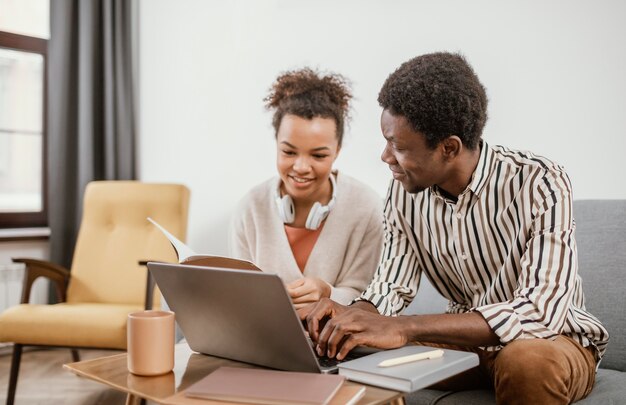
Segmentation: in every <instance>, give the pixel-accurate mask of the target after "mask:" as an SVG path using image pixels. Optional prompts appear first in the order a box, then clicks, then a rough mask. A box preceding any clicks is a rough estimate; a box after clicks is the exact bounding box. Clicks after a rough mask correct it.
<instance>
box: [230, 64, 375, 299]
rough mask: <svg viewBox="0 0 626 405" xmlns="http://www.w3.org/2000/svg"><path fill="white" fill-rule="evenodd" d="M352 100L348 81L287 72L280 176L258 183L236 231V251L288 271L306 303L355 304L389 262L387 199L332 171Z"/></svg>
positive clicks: (278, 109) (278, 121) (275, 105)
mask: <svg viewBox="0 0 626 405" xmlns="http://www.w3.org/2000/svg"><path fill="white" fill-rule="evenodd" d="M351 97H352V95H351V93H350V89H349V87H348V85H347V84H346V81H345V79H344V78H343V77H342V76H340V75H337V74H328V75H325V76H323V75H320V74H318V73H317V72H315V71H313V70H311V69H308V68H305V69H302V70H297V71H292V72H287V73H285V74H282V75H281V76H279V77H278V78H277V80H276V82H275V83H274V84H273V86H272V87H271V89H270V92H269V95H268V96H267V97H266V99H265V101H266V107H267V108H268V109H269V110H273V111H274V117H273V122H272V123H273V126H274V129H275V136H276V148H277V159H276V166H277V169H278V177H275V178H272V179H269V180H267V181H265V182H264V183H262V184H260V185H258V186H256V187H255V188H253V189H252V190H251V191H250V192H249V193H248V195H247V196H246V197H245V198H244V199H243V200H242V202H241V203H240V206H239V209H238V212H237V213H236V214H235V216H234V219H233V223H232V229H231V244H230V247H231V255H232V256H234V257H239V258H242V259H247V260H250V261H251V262H253V263H255V264H256V265H257V266H258V267H260V268H261V269H263V270H264V271H266V272H272V273H276V274H278V275H279V276H280V277H281V278H282V279H283V280H284V281H285V283H286V285H287V290H288V292H289V294H290V296H291V298H292V300H293V302H294V304H295V306H296V308H300V307H303V306H305V305H308V304H310V303H312V302H315V301H318V300H320V299H321V298H324V297H329V298H331V299H333V300H335V301H337V302H339V303H342V304H348V303H350V302H351V301H352V300H353V299H354V298H356V297H357V296H358V295H359V294H360V293H361V291H362V290H363V289H364V288H365V287H366V286H367V284H368V282H369V281H370V279H371V277H372V274H373V272H374V270H375V269H376V266H377V264H378V260H379V258H380V253H381V246H382V232H383V231H382V199H381V198H380V197H379V196H378V195H377V194H376V193H375V192H374V191H373V190H372V189H371V188H370V187H368V186H366V185H365V184H363V183H361V182H359V181H357V180H355V179H353V178H352V177H349V176H348V175H346V174H344V173H338V172H336V171H332V166H333V162H334V161H335V160H336V159H337V156H338V154H339V151H340V150H341V143H342V140H343V133H344V122H345V121H346V119H347V117H348V110H349V100H350V98H351Z"/></svg>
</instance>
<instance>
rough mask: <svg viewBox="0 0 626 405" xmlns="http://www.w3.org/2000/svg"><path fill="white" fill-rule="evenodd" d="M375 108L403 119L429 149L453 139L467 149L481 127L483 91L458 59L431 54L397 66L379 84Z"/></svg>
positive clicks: (484, 117)
mask: <svg viewBox="0 0 626 405" xmlns="http://www.w3.org/2000/svg"><path fill="white" fill-rule="evenodd" d="M378 103H379V104H380V106H381V107H383V108H384V109H386V110H389V112H390V113H391V114H393V115H402V116H404V117H406V119H407V121H408V122H409V123H410V124H411V127H412V128H413V130H415V131H418V132H421V133H423V134H424V135H425V137H426V142H427V144H428V146H429V147H431V148H434V147H435V146H437V145H438V144H439V142H441V141H442V140H444V139H445V138H447V137H448V136H450V135H456V136H458V137H459V138H461V141H462V142H463V145H465V147H466V148H468V149H471V150H473V149H475V148H476V147H477V146H478V143H479V141H480V137H481V135H482V131H483V128H484V126H485V123H486V122H487V94H486V92H485V88H484V87H483V85H482V84H481V83H480V81H479V80H478V77H477V76H476V73H474V70H473V69H472V67H471V66H470V65H469V63H467V61H466V60H465V58H464V57H463V56H462V55H460V54H452V53H447V52H438V53H431V54H427V55H422V56H418V57H416V58H414V59H411V60H409V61H408V62H405V63H403V64H402V65H401V66H400V67H399V68H398V69H397V70H396V71H395V72H393V73H392V74H391V75H389V77H388V78H387V80H386V81H385V83H384V84H383V87H382V89H381V90H380V93H379V94H378Z"/></svg>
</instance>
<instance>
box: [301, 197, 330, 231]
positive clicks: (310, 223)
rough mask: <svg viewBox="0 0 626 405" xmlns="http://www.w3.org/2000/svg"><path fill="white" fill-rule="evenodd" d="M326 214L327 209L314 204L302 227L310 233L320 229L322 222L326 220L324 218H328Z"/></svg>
mask: <svg viewBox="0 0 626 405" xmlns="http://www.w3.org/2000/svg"><path fill="white" fill-rule="evenodd" d="M328 212H329V209H328V207H325V206H323V205H322V204H320V203H319V202H316V203H315V204H313V206H312V207H311V210H310V211H309V216H308V217H307V218H306V224H305V225H304V226H305V227H306V228H307V229H310V230H312V231H314V230H316V229H317V228H319V227H320V225H321V224H322V221H324V220H325V219H326V217H327V216H328Z"/></svg>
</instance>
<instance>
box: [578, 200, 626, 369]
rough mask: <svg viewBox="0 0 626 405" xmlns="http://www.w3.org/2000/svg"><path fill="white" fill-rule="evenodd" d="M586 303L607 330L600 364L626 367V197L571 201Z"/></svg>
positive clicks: (603, 366) (611, 366)
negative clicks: (605, 346)
mask: <svg viewBox="0 0 626 405" xmlns="http://www.w3.org/2000/svg"><path fill="white" fill-rule="evenodd" d="M574 220H575V221H576V242H577V245H578V263H579V274H580V276H581V278H582V280H583V291H584V293H585V304H586V307H587V309H588V310H589V312H591V313H592V314H593V315H594V316H596V317H597V318H598V319H600V321H601V322H602V324H603V325H604V326H605V327H606V328H607V329H608V331H609V339H610V340H609V345H608V347H607V351H606V354H605V356H604V358H603V360H602V362H601V363H600V367H602V368H609V369H614V370H620V371H626V316H625V315H624V308H625V307H626V294H625V293H624V281H623V279H624V275H626V200H578V201H574Z"/></svg>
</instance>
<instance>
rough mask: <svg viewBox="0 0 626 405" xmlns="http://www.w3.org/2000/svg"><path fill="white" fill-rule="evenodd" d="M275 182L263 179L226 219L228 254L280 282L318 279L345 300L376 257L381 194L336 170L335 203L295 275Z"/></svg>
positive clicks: (368, 273) (367, 274)
mask: <svg viewBox="0 0 626 405" xmlns="http://www.w3.org/2000/svg"><path fill="white" fill-rule="evenodd" d="M277 184H278V178H277V177H274V178H272V179H270V180H267V181H265V182H263V183H261V184H259V185H258V186H256V187H254V188H253V189H252V190H250V192H249V193H248V194H247V195H246V196H245V197H244V198H243V199H242V201H241V202H240V203H239V206H238V209H237V211H236V212H235V214H234V216H233V220H232V222H231V229H230V244H229V248H230V254H231V256H233V257H237V258H241V259H245V260H249V261H251V262H253V263H254V264H256V265H257V266H258V267H259V268H261V269H262V270H263V271H265V272H271V273H275V274H278V275H279V276H280V277H281V278H282V279H283V280H284V281H285V282H286V283H289V282H291V281H294V280H296V279H298V278H301V277H303V275H304V276H308V277H318V278H320V279H322V280H324V281H326V282H328V283H329V284H330V285H331V286H333V288H332V292H331V296H330V298H331V299H333V300H335V301H337V302H339V303H341V304H348V303H350V302H351V301H352V300H353V299H354V298H356V297H357V296H358V295H359V294H360V293H361V292H362V291H363V290H364V289H365V287H366V286H367V285H368V283H369V282H370V280H371V279H372V275H373V273H374V271H375V270H376V267H377V265H378V262H379V260H380V254H381V251H382V240H383V227H382V223H383V209H382V198H381V197H380V196H379V195H378V194H376V192H374V190H373V189H372V188H370V187H369V186H367V185H365V184H363V183H361V182H360V181H358V180H356V179H354V178H352V177H349V176H347V175H345V174H343V173H340V174H338V175H337V199H336V202H335V205H334V207H333V208H332V210H331V211H330V214H329V215H328V218H327V219H326V223H325V224H324V228H323V229H322V231H321V233H320V235H319V238H318V239H317V242H316V243H315V246H314V247H313V250H312V251H311V255H310V256H309V259H308V261H307V264H306V267H305V268H304V272H303V273H301V272H300V269H299V268H298V265H297V264H296V260H295V258H294V257H293V253H292V251H291V247H290V245H289V241H288V240H287V234H286V233H285V228H284V224H283V222H282V221H281V220H280V218H279V217H278V208H277V206H276V202H275V199H274V189H275V188H276V186H277Z"/></svg>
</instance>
